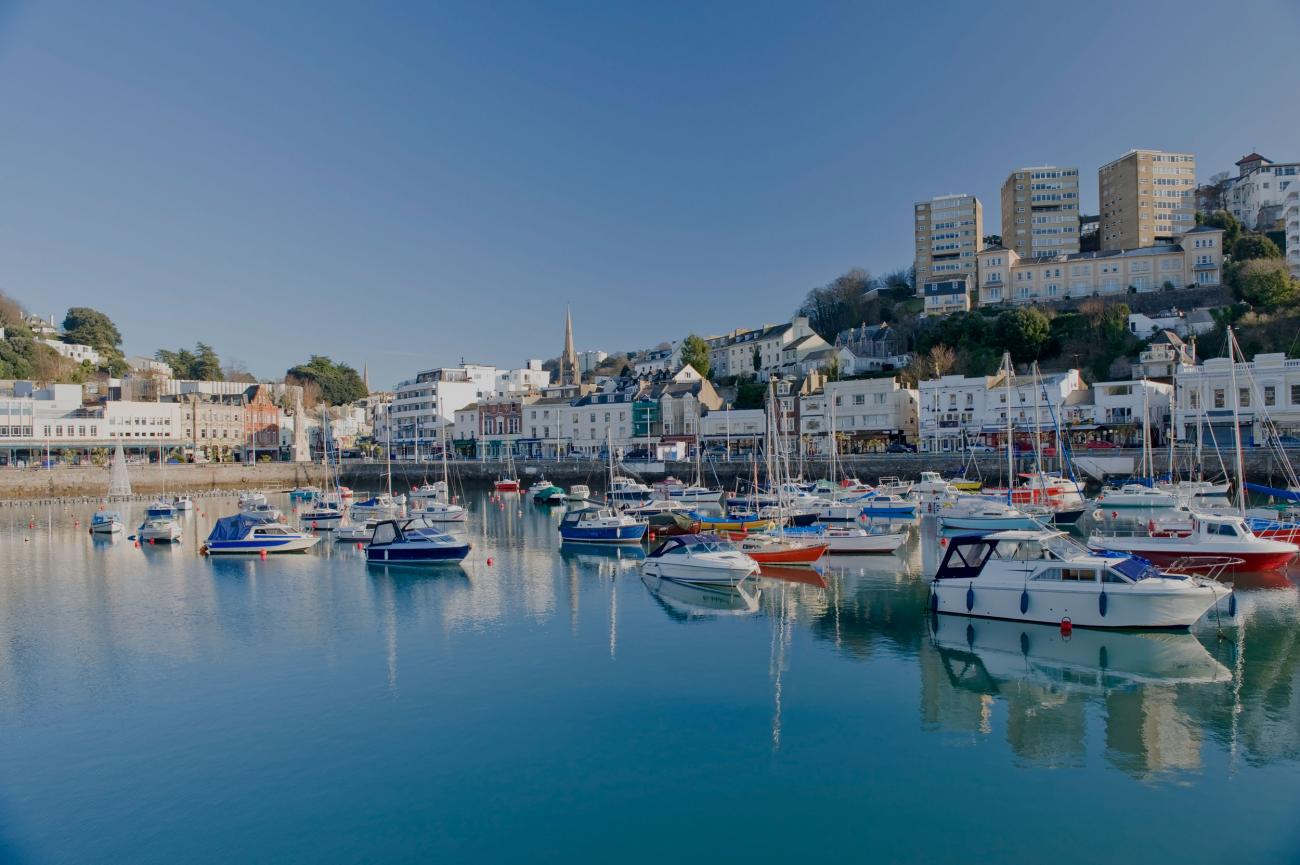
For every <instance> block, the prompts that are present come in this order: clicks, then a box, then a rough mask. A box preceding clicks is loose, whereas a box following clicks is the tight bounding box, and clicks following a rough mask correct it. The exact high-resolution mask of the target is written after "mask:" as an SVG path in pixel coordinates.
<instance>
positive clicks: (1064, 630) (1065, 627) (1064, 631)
mask: <svg viewBox="0 0 1300 865" xmlns="http://www.w3.org/2000/svg"><path fill="white" fill-rule="evenodd" d="M1073 632H1074V622H1071V621H1070V617H1069V616H1066V617H1065V618H1064V619H1061V636H1063V637H1068V636H1070V634H1071V633H1073Z"/></svg>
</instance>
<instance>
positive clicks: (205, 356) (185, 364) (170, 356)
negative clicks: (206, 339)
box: [154, 342, 224, 381]
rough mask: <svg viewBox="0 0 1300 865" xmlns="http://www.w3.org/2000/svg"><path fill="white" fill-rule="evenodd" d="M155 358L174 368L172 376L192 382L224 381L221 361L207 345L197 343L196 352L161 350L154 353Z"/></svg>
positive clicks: (181, 349)
mask: <svg viewBox="0 0 1300 865" xmlns="http://www.w3.org/2000/svg"><path fill="white" fill-rule="evenodd" d="M154 358H155V359H156V360H160V361H162V362H163V363H165V364H167V365H168V366H169V367H171V368H172V375H174V376H176V377H177V378H180V379H189V380H192V381H223V380H224V375H223V373H222V372H221V359H220V358H219V357H217V353H216V352H215V351H213V349H212V346H210V345H208V344H206V343H202V342H200V343H196V344H195V346H194V350H193V351H190V350H189V349H184V348H180V349H177V350H176V351H168V350H167V349H165V348H160V349H158V350H157V351H156V352H154Z"/></svg>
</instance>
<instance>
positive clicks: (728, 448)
mask: <svg viewBox="0 0 1300 865" xmlns="http://www.w3.org/2000/svg"><path fill="white" fill-rule="evenodd" d="M766 434H767V412H766V411H764V410H763V409H761V408H744V409H736V408H733V409H720V410H718V411H711V412H709V413H708V414H706V415H704V417H703V418H701V419H700V436H701V437H702V438H703V440H704V446H705V447H706V448H707V449H709V450H710V451H714V452H717V451H724V452H727V453H738V452H741V451H748V450H752V449H754V448H756V447H758V446H760V445H761V444H762V442H763V439H764V437H765V436H766Z"/></svg>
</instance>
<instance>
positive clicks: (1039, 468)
mask: <svg viewBox="0 0 1300 865" xmlns="http://www.w3.org/2000/svg"><path fill="white" fill-rule="evenodd" d="M1039 381H1040V377H1039V374H1038V361H1034V370H1033V375H1032V376H1031V377H1030V386H1031V387H1033V389H1034V471H1036V472H1037V473H1038V484H1039V486H1040V487H1042V488H1043V493H1044V495H1043V497H1044V498H1046V486H1047V485H1046V484H1045V483H1044V481H1043V439H1042V436H1040V435H1039V434H1038V431H1039V406H1038V386H1039ZM1029 497H1030V501H1033V497H1034V493H1033V490H1032V489H1031V490H1030V493H1029Z"/></svg>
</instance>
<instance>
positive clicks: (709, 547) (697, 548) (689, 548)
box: [673, 541, 723, 553]
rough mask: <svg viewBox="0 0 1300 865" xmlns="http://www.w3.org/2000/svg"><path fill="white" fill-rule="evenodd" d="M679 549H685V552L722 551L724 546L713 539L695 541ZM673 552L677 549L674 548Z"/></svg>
mask: <svg viewBox="0 0 1300 865" xmlns="http://www.w3.org/2000/svg"><path fill="white" fill-rule="evenodd" d="M679 549H680V550H682V551H684V552H687V553H720V552H723V547H722V545H721V544H717V543H714V542H712V541H696V542H695V543H692V544H687V545H686V546H683V547H680V548H679ZM673 552H677V551H676V550H674V551H673Z"/></svg>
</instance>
